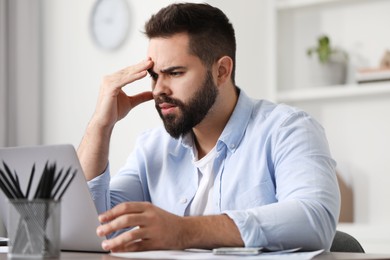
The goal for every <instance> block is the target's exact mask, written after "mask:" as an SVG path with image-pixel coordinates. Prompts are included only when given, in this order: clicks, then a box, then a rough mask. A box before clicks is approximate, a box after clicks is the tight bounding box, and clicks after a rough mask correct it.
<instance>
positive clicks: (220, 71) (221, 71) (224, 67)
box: [217, 56, 233, 85]
mask: <svg viewBox="0 0 390 260" xmlns="http://www.w3.org/2000/svg"><path fill="white" fill-rule="evenodd" d="M232 70H233V60H232V59H231V58H230V57H229V56H223V57H222V58H220V59H219V60H218V61H217V84H218V85H220V84H224V83H226V81H228V80H230V77H231V74H232Z"/></svg>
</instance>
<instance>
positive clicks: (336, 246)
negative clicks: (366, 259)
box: [330, 230, 364, 253]
mask: <svg viewBox="0 0 390 260" xmlns="http://www.w3.org/2000/svg"><path fill="white" fill-rule="evenodd" d="M330 252H352V253H364V249H363V247H362V245H361V244H360V243H359V241H357V239H356V238H354V237H353V236H351V235H350V234H347V233H345V232H342V231H338V230H337V231H336V234H335V236H334V239H333V242H332V246H331V247H330Z"/></svg>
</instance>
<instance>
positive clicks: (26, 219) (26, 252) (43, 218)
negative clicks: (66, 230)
mask: <svg viewBox="0 0 390 260" xmlns="http://www.w3.org/2000/svg"><path fill="white" fill-rule="evenodd" d="M8 212H9V216H8V228H7V230H8V236H9V242H8V245H9V248H8V256H9V257H10V258H57V257H59V255H60V231H61V202H60V201H55V200H45V199H35V200H27V199H13V200H9V211H8Z"/></svg>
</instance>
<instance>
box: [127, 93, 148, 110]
mask: <svg viewBox="0 0 390 260" xmlns="http://www.w3.org/2000/svg"><path fill="white" fill-rule="evenodd" d="M129 98H130V102H131V106H132V107H133V108H134V107H136V106H138V105H139V104H141V103H143V102H146V101H149V100H152V99H153V94H152V92H151V91H146V92H142V93H139V94H137V95H134V96H131V97H129Z"/></svg>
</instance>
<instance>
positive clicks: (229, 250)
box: [213, 247, 263, 255]
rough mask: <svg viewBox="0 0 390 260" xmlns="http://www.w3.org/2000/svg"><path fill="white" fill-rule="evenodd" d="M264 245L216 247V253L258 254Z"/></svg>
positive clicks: (214, 250) (214, 251) (214, 252)
mask: <svg viewBox="0 0 390 260" xmlns="http://www.w3.org/2000/svg"><path fill="white" fill-rule="evenodd" d="M262 249H263V248H262V247H220V248H214V249H213V254H214V255H258V254H261V250H262Z"/></svg>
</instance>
